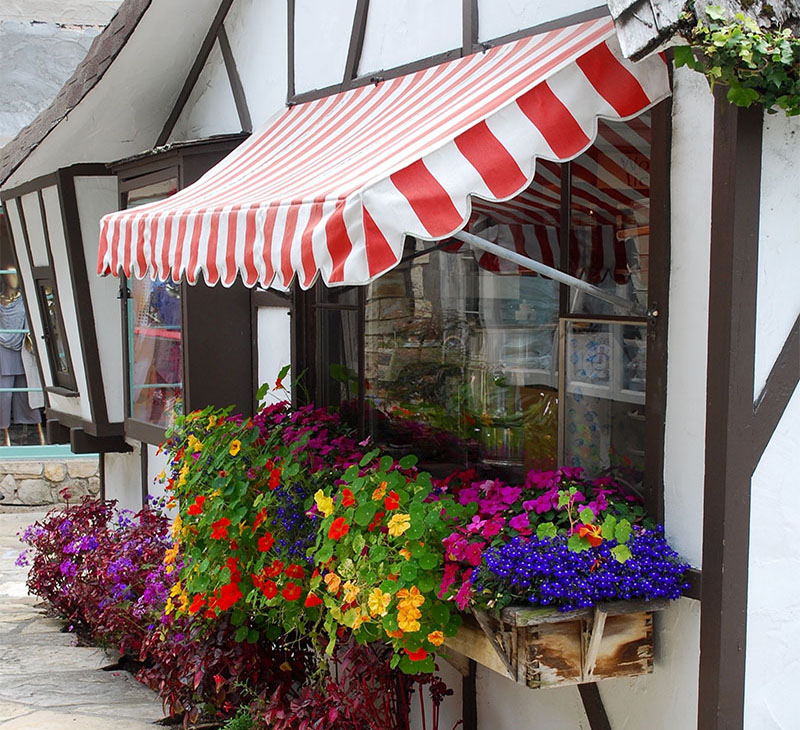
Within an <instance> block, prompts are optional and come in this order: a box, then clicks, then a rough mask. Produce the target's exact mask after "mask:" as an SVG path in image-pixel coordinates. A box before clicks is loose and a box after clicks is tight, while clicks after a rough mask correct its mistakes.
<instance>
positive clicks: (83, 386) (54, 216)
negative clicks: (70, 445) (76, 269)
mask: <svg viewBox="0 0 800 730" xmlns="http://www.w3.org/2000/svg"><path fill="white" fill-rule="evenodd" d="M42 197H43V198H44V208H45V211H46V213H47V230H48V233H49V235H50V252H51V253H52V255H53V261H52V263H53V272H54V273H55V279H56V282H55V283H56V288H57V289H58V301H59V304H60V305H61V316H62V319H63V322H64V334H65V335H66V338H67V344H68V346H69V354H70V362H71V363H72V371H73V373H74V375H75V384H76V385H77V388H78V393H79V394H80V409H81V411H80V412H81V418H83V419H85V420H87V421H91V420H92V411H91V404H90V403H89V383H88V380H87V379H86V367H85V366H84V362H83V346H82V341H81V336H80V331H79V330H78V311H77V307H76V301H77V300H76V294H75V293H74V290H73V288H72V276H71V275H70V263H69V258H68V256H67V242H66V236H65V233H64V224H63V221H62V219H61V203H60V200H59V197H58V190H57V189H56V187H55V186H53V187H49V188H45V189H44V190H43V191H42Z"/></svg>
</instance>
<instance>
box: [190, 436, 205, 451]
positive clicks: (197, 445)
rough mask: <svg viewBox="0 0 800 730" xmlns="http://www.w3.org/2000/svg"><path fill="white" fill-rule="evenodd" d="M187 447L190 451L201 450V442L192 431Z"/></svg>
mask: <svg viewBox="0 0 800 730" xmlns="http://www.w3.org/2000/svg"><path fill="white" fill-rule="evenodd" d="M189 448H190V449H191V450H192V451H202V450H203V444H202V443H201V442H200V440H199V439H198V438H196V437H195V435H194V434H193V433H190V434H189Z"/></svg>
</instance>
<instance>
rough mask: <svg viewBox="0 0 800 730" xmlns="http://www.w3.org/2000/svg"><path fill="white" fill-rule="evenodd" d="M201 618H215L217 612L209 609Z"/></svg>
mask: <svg viewBox="0 0 800 730" xmlns="http://www.w3.org/2000/svg"><path fill="white" fill-rule="evenodd" d="M203 616H204V617H205V618H216V617H217V612H216V611H215V610H214V609H213V608H209V609H208V611H206V612H205V613H204V614H203Z"/></svg>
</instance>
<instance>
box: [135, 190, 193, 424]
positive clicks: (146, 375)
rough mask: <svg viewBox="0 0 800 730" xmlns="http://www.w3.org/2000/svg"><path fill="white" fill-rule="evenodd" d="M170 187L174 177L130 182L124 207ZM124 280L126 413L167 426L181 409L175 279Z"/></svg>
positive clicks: (164, 192) (152, 197)
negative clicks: (138, 185) (126, 289)
mask: <svg viewBox="0 0 800 730" xmlns="http://www.w3.org/2000/svg"><path fill="white" fill-rule="evenodd" d="M176 190H177V180H175V179H174V178H168V179H165V180H161V181H159V182H155V183H152V184H150V185H146V186H142V187H141V188H136V189H134V190H131V191H129V192H128V193H127V207H128V208H135V207H137V206H139V205H144V204H146V203H153V202H156V201H158V200H163V199H164V198H166V197H169V196H170V195H172V194H173V193H175V192H176ZM128 286H129V288H130V292H131V296H130V297H129V299H128V358H129V361H128V377H129V383H128V387H129V402H130V413H129V415H130V416H131V417H132V418H135V419H136V420H138V421H145V422H147V423H152V424H154V425H157V426H163V427H167V426H170V425H171V424H172V423H173V422H174V420H175V417H176V415H178V414H179V413H180V412H181V411H182V397H183V352H182V346H181V321H182V318H181V290H180V284H176V283H175V282H173V281H165V282H161V281H152V280H150V279H141V280H140V279H131V280H130V281H129V283H128Z"/></svg>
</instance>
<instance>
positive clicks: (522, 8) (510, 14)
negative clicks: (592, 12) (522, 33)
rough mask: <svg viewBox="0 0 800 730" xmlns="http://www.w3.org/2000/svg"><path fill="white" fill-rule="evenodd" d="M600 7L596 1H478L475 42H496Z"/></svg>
mask: <svg viewBox="0 0 800 730" xmlns="http://www.w3.org/2000/svg"><path fill="white" fill-rule="evenodd" d="M602 4H603V3H600V2H598V1H597V0H560V2H557V3H554V2H552V0H478V40H480V41H487V40H491V39H492V38H499V37H500V36H504V35H508V34H509V33H514V32H516V31H518V30H522V29H523V28H532V27H534V26H536V25H541V24H542V23H547V22H548V21H551V20H555V19H556V18H562V17H564V16H566V15H573V14H575V13H580V12H582V11H584V10H589V9H591V8H594V7H597V6H599V5H602Z"/></svg>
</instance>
